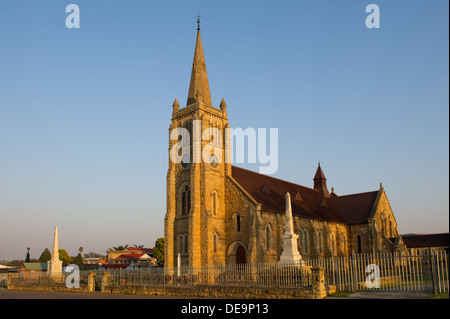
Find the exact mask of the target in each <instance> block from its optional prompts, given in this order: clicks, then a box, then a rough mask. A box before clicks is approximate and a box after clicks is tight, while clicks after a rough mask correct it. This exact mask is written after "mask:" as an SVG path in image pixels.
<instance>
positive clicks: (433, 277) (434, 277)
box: [430, 249, 439, 296]
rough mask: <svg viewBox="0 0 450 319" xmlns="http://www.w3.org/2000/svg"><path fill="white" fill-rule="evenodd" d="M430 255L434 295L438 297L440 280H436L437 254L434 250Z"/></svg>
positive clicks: (431, 250)
mask: <svg viewBox="0 0 450 319" xmlns="http://www.w3.org/2000/svg"><path fill="white" fill-rule="evenodd" d="M430 255H431V278H432V283H433V295H434V296H436V295H437V285H438V280H439V278H436V275H437V271H436V253H435V251H434V249H430Z"/></svg>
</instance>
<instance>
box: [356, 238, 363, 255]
mask: <svg viewBox="0 0 450 319" xmlns="http://www.w3.org/2000/svg"><path fill="white" fill-rule="evenodd" d="M356 245H357V248H358V254H361V253H362V247H361V236H359V235H358V236H356Z"/></svg>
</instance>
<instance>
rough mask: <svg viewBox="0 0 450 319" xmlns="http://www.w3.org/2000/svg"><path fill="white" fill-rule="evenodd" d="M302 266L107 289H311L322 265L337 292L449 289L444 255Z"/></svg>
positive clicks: (38, 277)
mask: <svg viewBox="0 0 450 319" xmlns="http://www.w3.org/2000/svg"><path fill="white" fill-rule="evenodd" d="M304 262H305V263H304V264H303V265H279V264H276V263H256V264H235V265H223V266H217V267H202V268H189V267H180V268H179V269H178V268H175V269H169V268H164V267H140V268H138V269H129V270H126V269H109V270H108V272H109V274H110V276H109V279H108V283H107V285H115V286H122V285H176V286H190V287H193V286H197V285H216V286H217V285H220V286H227V285H228V286H231V285H233V286H253V287H255V286H256V287H309V286H311V285H312V277H311V270H310V269H311V267H314V266H321V267H323V268H324V274H325V284H327V285H335V286H336V288H337V290H338V291H356V290H366V289H379V290H410V291H432V292H433V293H445V292H447V293H448V291H449V278H448V268H449V265H448V256H447V255H446V253H445V251H438V252H434V251H429V253H428V254H423V255H410V254H408V255H400V254H394V253H380V254H359V255H355V254H353V255H352V256H350V257H332V258H318V259H305V260H304ZM89 272H91V271H80V284H81V285H83V284H87V282H88V273H89ZM69 274H70V273H65V272H63V274H62V277H61V278H60V279H59V280H56V281H55V278H52V277H49V276H48V275H47V274H46V273H40V272H24V273H17V274H14V276H13V277H12V283H27V284H38V285H46V284H55V283H56V284H61V285H64V284H65V281H66V277H67V276H68V275H69ZM102 274H103V271H97V272H96V276H95V284H96V286H99V285H101V281H102V280H103V275H102ZM97 288H98V287H96V289H97Z"/></svg>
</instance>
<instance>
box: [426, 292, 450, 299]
mask: <svg viewBox="0 0 450 319" xmlns="http://www.w3.org/2000/svg"><path fill="white" fill-rule="evenodd" d="M428 299H449V298H448V292H445V293H442V294H436V295H433V294H431V295H430V296H429V297H428Z"/></svg>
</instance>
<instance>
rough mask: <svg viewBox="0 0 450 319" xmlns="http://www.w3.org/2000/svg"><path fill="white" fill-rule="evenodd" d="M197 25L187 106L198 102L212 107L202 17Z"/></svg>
mask: <svg viewBox="0 0 450 319" xmlns="http://www.w3.org/2000/svg"><path fill="white" fill-rule="evenodd" d="M197 24H198V28H197V41H196V43H195V51H194V61H193V63H192V73H191V82H190V84H189V93H188V99H187V104H186V106H187V105H191V104H193V103H195V102H197V101H199V102H202V103H203V104H206V105H208V106H212V103H211V93H210V91H209V83H208V75H207V73H206V63H205V57H204V55H203V45H202V38H201V36H200V15H199V17H198V19H197Z"/></svg>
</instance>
